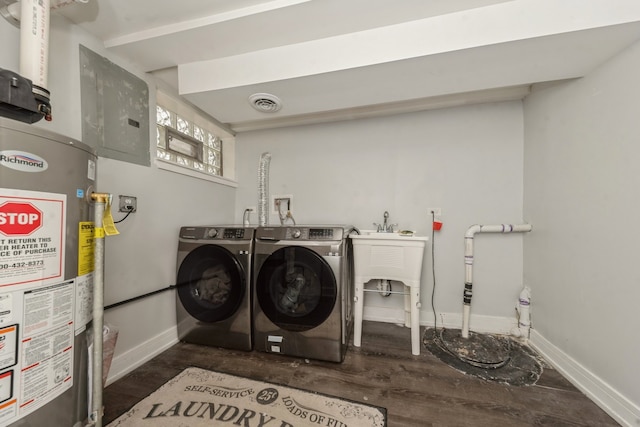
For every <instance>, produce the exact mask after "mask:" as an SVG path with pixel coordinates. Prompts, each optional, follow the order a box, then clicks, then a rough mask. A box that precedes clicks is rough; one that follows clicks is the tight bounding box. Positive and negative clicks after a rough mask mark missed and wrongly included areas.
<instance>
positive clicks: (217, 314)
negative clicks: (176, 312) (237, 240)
mask: <svg viewBox="0 0 640 427" xmlns="http://www.w3.org/2000/svg"><path fill="white" fill-rule="evenodd" d="M245 277H246V276H245V274H244V272H243V268H242V265H241V264H240V263H239V262H238V260H237V259H236V258H235V257H234V256H233V254H232V253H231V252H229V251H228V250H227V249H225V248H223V247H221V246H215V245H205V246H200V247H198V248H196V249H195V250H193V251H192V252H190V253H189V254H188V255H187V256H186V257H185V259H184V260H183V261H182V263H181V264H180V268H179V269H178V280H177V285H176V286H177V287H178V296H179V298H180V302H181V303H182V305H183V307H184V308H185V309H186V310H187V311H188V312H189V314H190V315H191V316H193V317H195V318H196V319H198V320H200V321H203V322H218V321H221V320H225V319H227V318H229V317H230V316H232V315H233V314H234V313H235V312H236V311H237V310H238V307H239V306H240V303H241V302H242V299H243V297H244V295H245V292H246V286H247V283H246V279H245Z"/></svg>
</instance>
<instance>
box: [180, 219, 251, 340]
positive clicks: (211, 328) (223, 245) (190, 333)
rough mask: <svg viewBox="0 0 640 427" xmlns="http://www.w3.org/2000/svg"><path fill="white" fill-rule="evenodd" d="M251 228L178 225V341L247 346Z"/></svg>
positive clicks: (249, 308) (249, 310) (249, 336)
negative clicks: (179, 226) (180, 226)
mask: <svg viewBox="0 0 640 427" xmlns="http://www.w3.org/2000/svg"><path fill="white" fill-rule="evenodd" d="M254 231H255V228H253V227H240V226H196V227H182V228H180V235H179V243H178V263H177V279H176V288H177V291H176V314H177V322H178V338H179V339H180V340H181V341H185V342H189V343H193V344H202V345H207V346H212V347H223V348H229V349H237V350H251V349H252V347H253V344H252V335H251V258H252V252H253V238H254Z"/></svg>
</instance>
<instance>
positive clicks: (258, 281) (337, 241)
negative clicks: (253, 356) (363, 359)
mask: <svg viewBox="0 0 640 427" xmlns="http://www.w3.org/2000/svg"><path fill="white" fill-rule="evenodd" d="M352 229H353V227H349V226H335V225H329V226H291V227H289V226H284V227H258V228H257V229H256V239H255V248H254V285H253V289H254V301H253V314H254V323H253V326H254V328H253V329H254V348H255V350H260V351H266V352H271V353H280V354H284V355H289V356H299V357H304V358H310V359H319V360H328V361H332V362H341V361H342V360H344V356H345V352H346V350H347V347H348V343H349V339H350V335H351V329H352V323H353V322H352V301H353V298H352V284H353V256H352V254H353V249H352V245H351V239H350V238H349V234H350V232H351V231H352Z"/></svg>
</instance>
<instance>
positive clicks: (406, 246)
mask: <svg viewBox="0 0 640 427" xmlns="http://www.w3.org/2000/svg"><path fill="white" fill-rule="evenodd" d="M361 233H362V234H354V235H351V239H352V241H353V255H354V269H355V276H356V277H361V278H363V279H364V278H367V280H371V279H387V280H399V281H405V280H409V281H411V280H420V272H421V269H422V256H423V253H424V247H425V245H426V242H427V241H428V240H429V238H428V237H424V236H416V235H415V234H403V233H379V232H377V231H375V230H362V231H361Z"/></svg>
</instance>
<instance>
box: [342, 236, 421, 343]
mask: <svg viewBox="0 0 640 427" xmlns="http://www.w3.org/2000/svg"><path fill="white" fill-rule="evenodd" d="M360 233H361V234H352V235H351V236H350V237H351V239H352V243H353V259H354V262H353V267H354V296H355V298H354V338H353V344H354V346H356V347H360V344H361V338H362V317H363V311H364V292H371V290H369V289H366V286H365V285H366V283H367V282H369V281H371V280H374V279H383V280H397V281H399V282H402V283H403V284H404V286H405V289H406V290H407V291H406V292H405V293H404V296H405V304H404V311H405V326H407V327H409V328H411V352H412V354H414V355H418V354H420V336H419V333H420V324H419V311H420V275H421V273H422V259H423V256H424V248H425V246H426V243H427V241H428V240H429V238H428V237H424V236H416V235H415V234H414V233H412V232H408V233H407V232H399V233H383V232H377V231H375V230H361V231H360Z"/></svg>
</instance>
